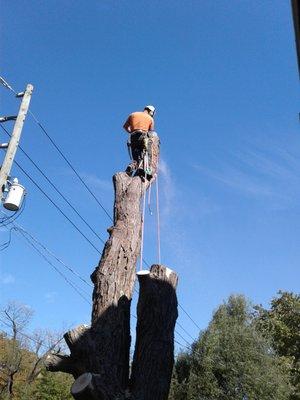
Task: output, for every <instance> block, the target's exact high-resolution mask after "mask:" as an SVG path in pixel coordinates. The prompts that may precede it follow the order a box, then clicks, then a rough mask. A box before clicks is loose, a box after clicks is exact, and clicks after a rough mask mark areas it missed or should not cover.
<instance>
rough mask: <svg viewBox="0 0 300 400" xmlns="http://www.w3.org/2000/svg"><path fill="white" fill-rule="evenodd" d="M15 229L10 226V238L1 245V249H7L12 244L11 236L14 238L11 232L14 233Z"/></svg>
mask: <svg viewBox="0 0 300 400" xmlns="http://www.w3.org/2000/svg"><path fill="white" fill-rule="evenodd" d="M13 230H14V228H10V229H9V236H8V240H7V241H6V242H4V243H2V244H1V245H0V251H4V250H6V249H7V248H8V247H9V246H10V243H11V238H12V237H11V236H12V235H11V234H12V231H13Z"/></svg>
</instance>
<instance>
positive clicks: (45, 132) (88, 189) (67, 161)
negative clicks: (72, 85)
mask: <svg viewBox="0 0 300 400" xmlns="http://www.w3.org/2000/svg"><path fill="white" fill-rule="evenodd" d="M29 113H30V115H31V116H32V118H33V119H34V121H35V122H36V123H37V125H38V126H39V127H40V128H41V130H42V131H43V132H44V134H45V135H46V137H47V138H48V139H49V140H50V142H51V143H52V145H53V146H54V147H55V148H56V150H57V151H58V152H59V154H60V155H61V156H62V158H63V159H64V160H65V161H66V163H67V164H68V165H69V167H70V168H71V169H72V171H73V172H74V174H75V175H76V176H77V178H78V179H79V180H80V182H81V183H82V184H83V185H84V187H85V188H86V190H87V191H88V192H89V193H90V194H91V196H92V197H93V198H94V199H95V201H96V202H97V204H98V205H99V206H100V207H101V208H102V210H103V211H104V212H105V214H106V215H107V216H108V218H109V219H110V220H111V221H113V219H112V217H111V216H110V214H109V212H108V211H107V210H106V208H105V207H104V206H103V205H102V204H101V202H100V200H98V198H97V197H96V195H95V194H94V193H93V191H92V190H91V188H90V187H89V186H88V185H87V184H86V182H85V181H84V180H83V179H82V177H81V176H80V174H79V173H78V172H77V170H76V169H75V167H74V166H73V165H72V164H71V162H70V161H69V159H68V158H67V157H66V156H65V155H64V153H63V152H62V150H61V149H60V148H59V147H58V145H57V144H56V143H55V141H54V140H53V139H52V137H51V136H50V135H49V133H48V132H47V131H46V129H45V128H44V126H43V125H42V124H41V122H40V121H39V120H38V119H37V118H36V116H35V115H34V114H33V112H32V111H30V110H29Z"/></svg>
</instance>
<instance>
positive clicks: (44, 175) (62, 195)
mask: <svg viewBox="0 0 300 400" xmlns="http://www.w3.org/2000/svg"><path fill="white" fill-rule="evenodd" d="M0 126H1V128H2V129H3V130H4V131H5V132H6V134H7V135H8V136H9V137H11V135H10V133H9V132H8V131H7V130H6V129H5V128H4V126H2V125H0ZM19 149H20V150H21V151H22V153H23V154H24V155H25V156H26V157H27V158H28V160H29V161H30V162H31V163H32V164H33V165H34V166H35V168H36V169H37V170H38V171H39V172H40V174H41V175H42V176H43V177H44V178H45V179H46V181H47V182H48V183H49V184H50V185H51V186H52V188H53V189H54V190H55V191H56V192H57V193H58V194H59V195H60V196H61V197H62V198H63V199H64V201H65V202H66V203H67V204H68V205H69V206H70V207H71V208H72V210H73V211H74V212H75V213H76V214H77V215H78V217H79V218H80V219H81V220H82V221H83V222H84V223H85V225H86V226H87V227H88V228H89V229H90V230H91V231H92V232H93V233H94V235H95V236H97V238H98V239H100V240H101V242H102V243H103V244H105V242H104V240H103V239H102V238H101V237H100V236H99V235H98V233H97V232H96V231H95V230H94V229H93V228H92V227H91V225H90V224H89V223H88V222H87V221H86V220H85V219H84V218H83V217H82V215H81V214H80V213H79V211H78V210H77V209H76V208H75V207H74V206H73V205H72V204H71V203H70V201H69V200H68V199H67V198H66V197H65V195H64V194H63V193H62V192H61V191H60V190H59V189H58V188H57V187H56V185H55V184H54V183H53V182H52V181H51V180H50V178H49V177H48V176H47V175H46V174H45V173H44V172H43V171H42V170H41V168H40V167H39V166H38V165H37V163H36V162H35V161H34V160H33V159H32V158H31V157H30V156H29V154H28V153H26V151H25V150H24V149H23V148H22V147H21V146H20V145H19Z"/></svg>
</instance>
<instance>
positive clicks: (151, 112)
mask: <svg viewBox="0 0 300 400" xmlns="http://www.w3.org/2000/svg"><path fill="white" fill-rule="evenodd" d="M144 110H148V111H150V113H149V114H150V115H151V117H153V116H154V114H155V107H154V106H151V105H149V106H146V107H145V108H144Z"/></svg>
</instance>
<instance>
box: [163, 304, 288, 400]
mask: <svg viewBox="0 0 300 400" xmlns="http://www.w3.org/2000/svg"><path fill="white" fill-rule="evenodd" d="M253 318H254V317H253V310H252V309H251V307H250V306H249V304H248V303H247V301H246V300H245V298H244V297H243V296H230V298H229V300H228V301H227V303H225V304H223V305H221V306H220V307H219V308H218V310H217V311H216V312H215V314H214V316H213V319H212V321H211V323H210V324H209V327H208V328H207V329H206V330H205V331H204V332H203V333H202V334H201V335H200V337H199V339H198V341H196V342H195V343H194V344H193V346H192V351H191V352H190V354H186V355H181V356H180V357H179V358H178V360H177V362H176V366H175V371H174V379H173V382H172V389H171V395H170V399H172V400H270V399H274V400H275V399H276V400H287V399H288V398H289V393H290V391H291V388H290V383H289V373H288V368H287V365H286V363H285V362H282V360H281V359H280V358H279V357H277V356H276V354H275V353H274V351H273V350H272V348H271V347H270V345H269V343H268V341H267V340H266V339H265V338H264V337H263V335H262V334H261V333H260V332H259V331H258V330H257V329H256V325H255V324H254V321H253Z"/></svg>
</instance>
